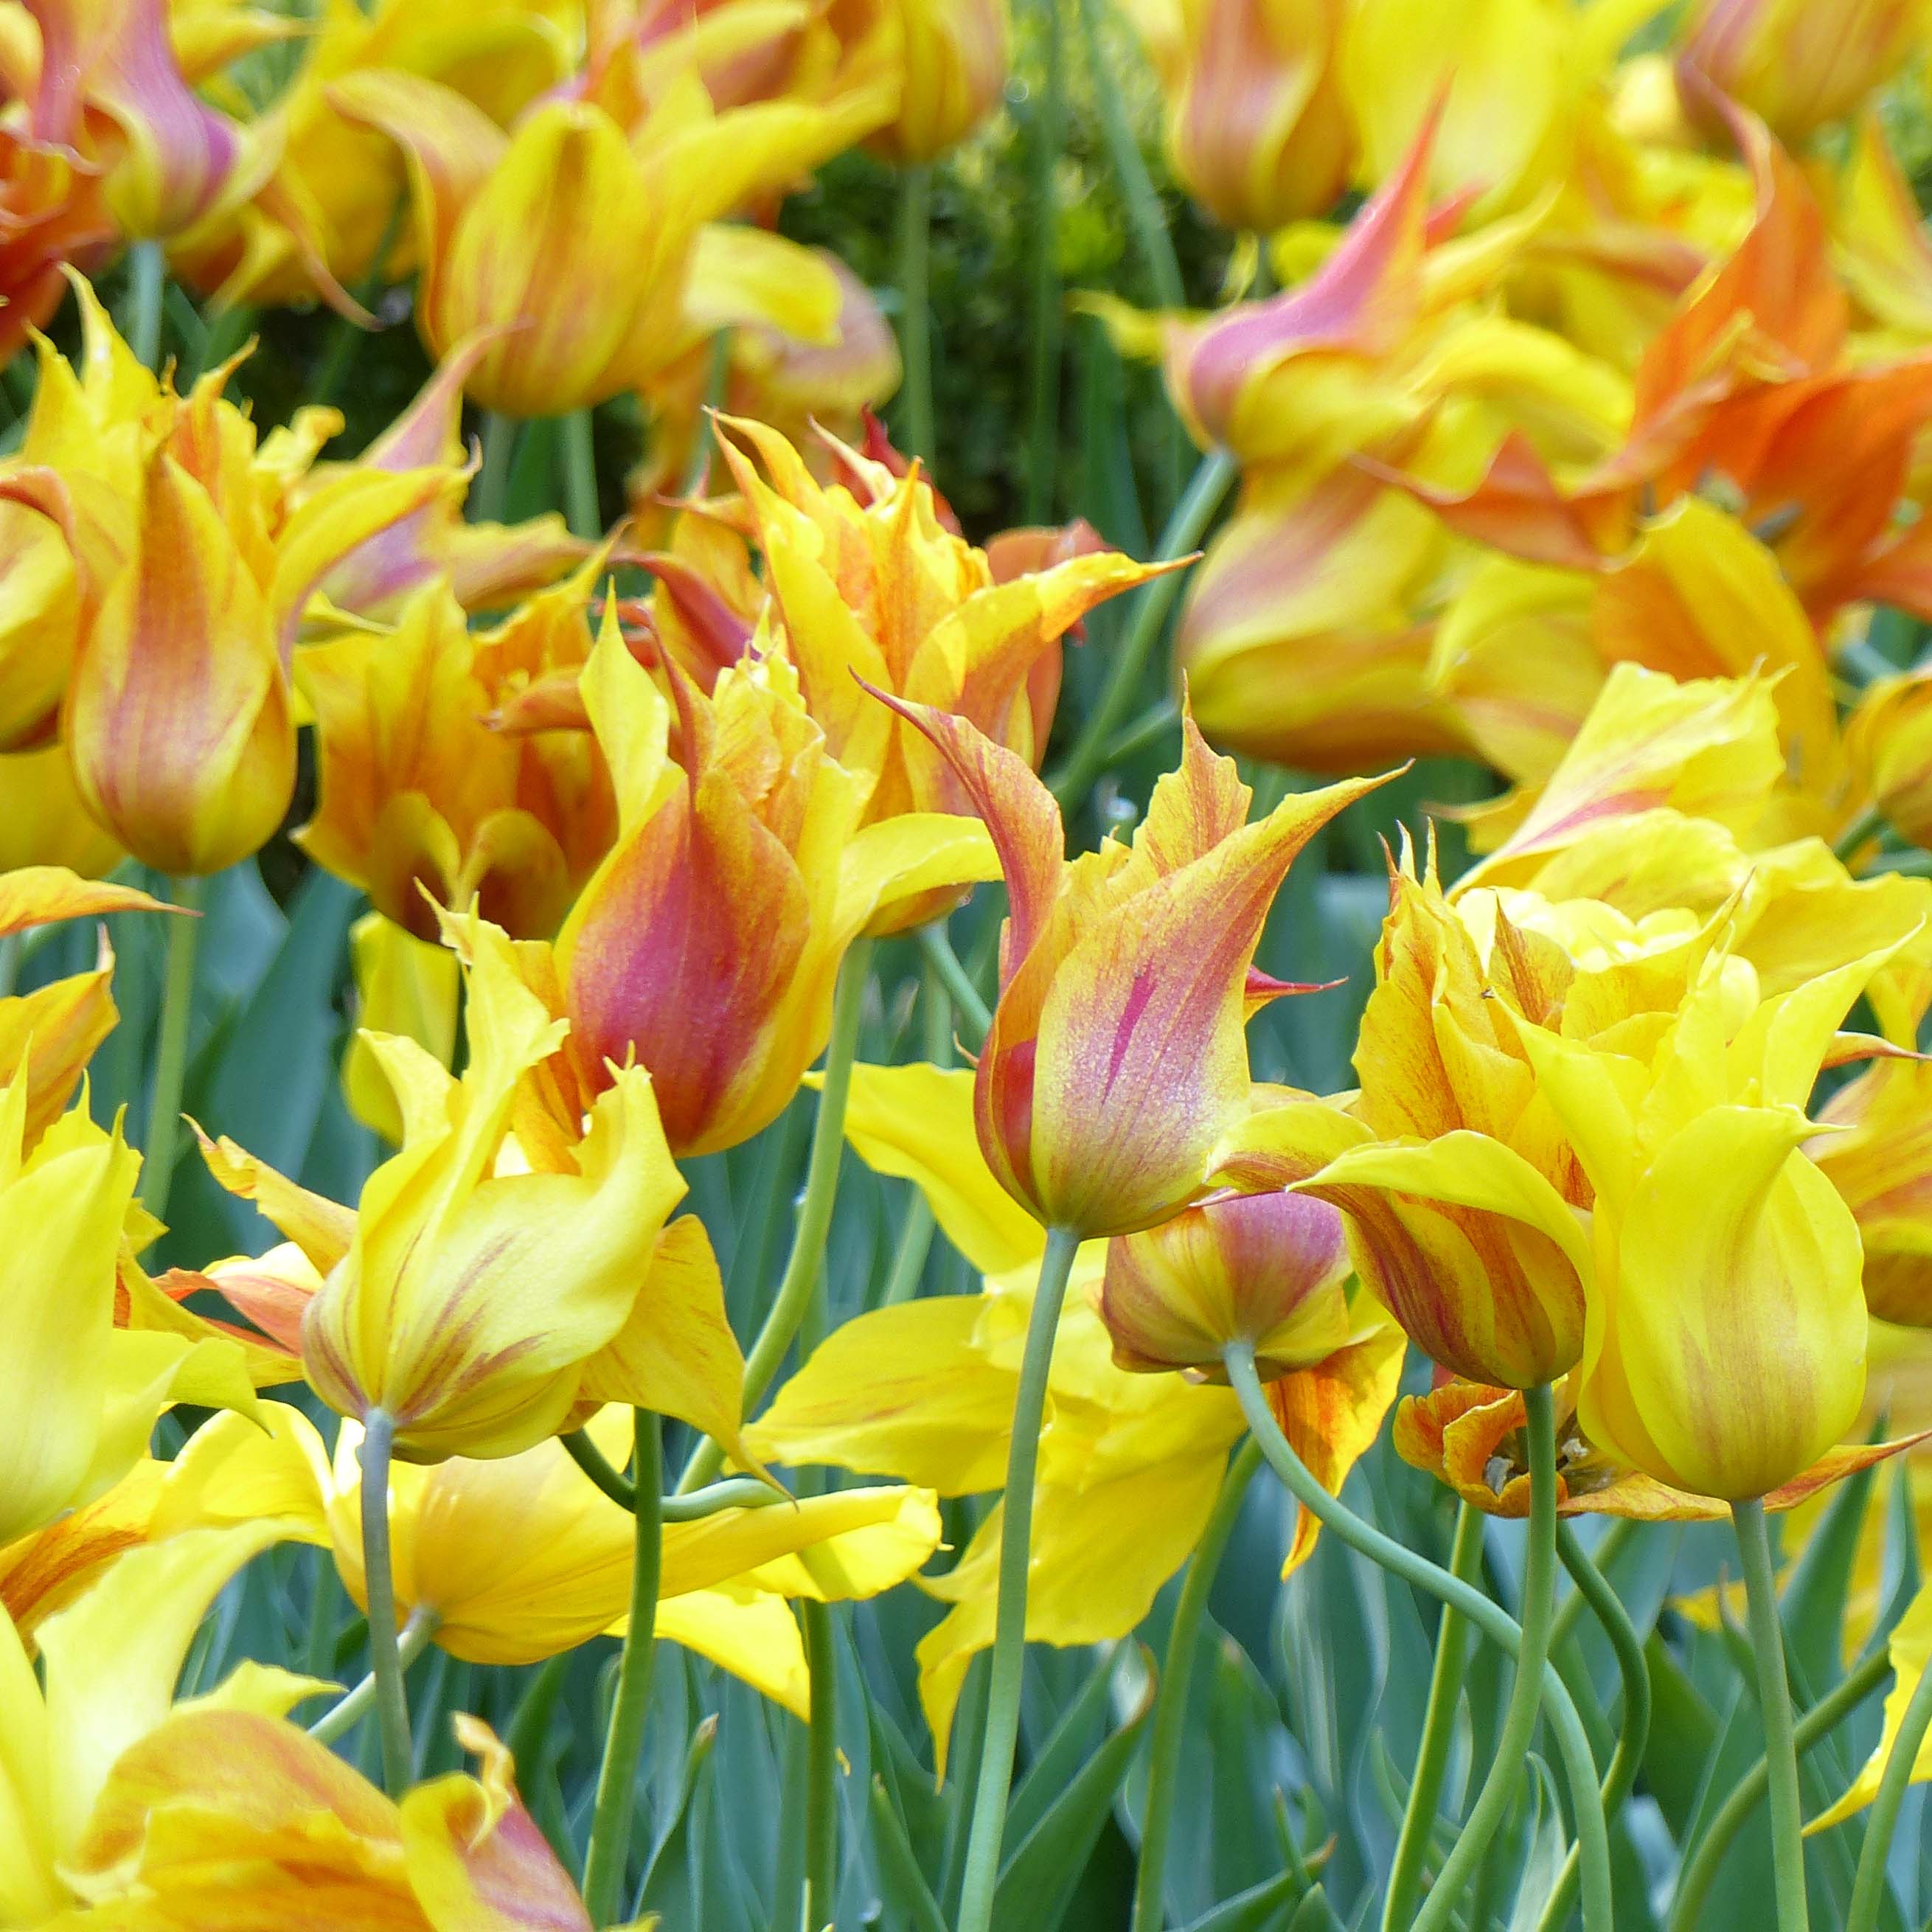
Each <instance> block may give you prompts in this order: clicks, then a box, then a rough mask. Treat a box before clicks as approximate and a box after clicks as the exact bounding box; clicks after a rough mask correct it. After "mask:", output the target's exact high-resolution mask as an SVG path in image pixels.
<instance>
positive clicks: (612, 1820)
mask: <svg viewBox="0 0 1932 1932" xmlns="http://www.w3.org/2000/svg"><path fill="white" fill-rule="evenodd" d="M636 1424H637V1455H636V1457H635V1458H634V1460H633V1462H632V1463H631V1484H632V1487H634V1490H636V1493H637V1497H638V1499H639V1502H640V1504H641V1505H642V1507H641V1508H639V1510H638V1511H637V1545H636V1553H635V1555H634V1556H633V1557H632V1559H631V1619H630V1624H629V1627H628V1628H627V1629H626V1630H625V1633H624V1649H623V1655H622V1658H621V1659H620V1660H619V1663H618V1666H617V1694H616V1697H614V1698H613V1700H611V1704H610V1728H609V1729H608V1730H607V1731H606V1732H605V1733H604V1761H603V1763H602V1764H601V1766H599V1767H598V1772H597V1799H596V1803H595V1807H594V1808H593V1809H592V1812H591V1817H590V1846H589V1850H588V1851H587V1852H586V1853H585V1855H584V1860H583V1908H584V1910H585V1911H586V1912H587V1913H588V1914H589V1918H590V1922H591V1923H592V1924H593V1925H608V1924H612V1923H613V1922H614V1921H615V1920H616V1917H617V1915H618V1910H619V1896H618V1895H619V1893H620V1892H621V1891H622V1889H623V1884H624V1873H625V1868H626V1867H627V1866H628V1864H629V1862H630V1855H631V1813H632V1811H634V1809H635V1808H636V1798H637V1761H638V1759H639V1757H640V1755H641V1754H642V1753H643V1742H644V1716H645V1713H646V1711H647V1710H648V1709H649V1706H650V1701H651V1660H652V1653H653V1652H654V1651H655V1648H656V1646H655V1642H654V1639H655V1636H656V1631H657V1615H658V1575H659V1573H660V1571H661V1568H662V1565H663V1561H664V1539H663V1535H662V1531H661V1526H660V1524H659V1523H658V1511H657V1499H658V1491H659V1490H661V1489H662V1488H663V1487H664V1466H663V1449H662V1446H661V1441H660V1438H659V1436H658V1418H656V1416H655V1415H653V1414H652V1412H651V1411H650V1410H649V1409H638V1410H637V1412H636Z"/></svg>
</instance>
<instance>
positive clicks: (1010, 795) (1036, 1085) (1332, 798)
mask: <svg viewBox="0 0 1932 1932" xmlns="http://www.w3.org/2000/svg"><path fill="white" fill-rule="evenodd" d="M881 695H883V694H881ZM886 702H887V703H890V704H891V705H892V708H893V709H895V710H896V711H897V712H898V713H899V715H901V717H903V718H907V719H908V720H909V721H910V722H911V723H913V724H915V725H916V726H917V727H919V730H922V731H923V732H924V733H926V736H928V737H929V738H930V739H932V742H933V743H934V744H935V745H937V746H938V748H939V750H940V751H941V754H942V755H943V756H944V757H945V759H946V760H947V763H949V764H950V766H952V768H953V772H955V774H956V776H957V778H958V780H959V784H960V786H961V787H962V790H964V792H965V794H966V796H968V798H970V799H971V801H972V802H973V804H974V808H976V809H977V811H979V813H980V815H981V817H983V819H984V820H986V827H987V829H988V830H989V832H991V833H992V838H993V842H994V844H995V846H996V847H998V850H999V853H1000V857H1001V864H1002V866H1003V868H1004V872H1005V876H1006V881H1007V895H1008V898H1009V901H1010V904H1011V907H1012V911H1011V913H1010V916H1009V917H1008V919H1007V924H1006V928H1005V930H1004V934H1003V935H1002V940H1001V965H1000V985H1001V991H1000V998H999V1001H998V1005H997V1006H996V1007H995V1010H994V1013H993V1024H992V1031H991V1032H989V1034H988V1035H987V1037H986V1048H985V1050H984V1052H983V1053H982V1054H981V1055H980V1064H979V1067H978V1069H977V1073H976V1075H975V1079H974V1125H975V1127H977V1130H978V1133H979V1137H980V1151H981V1152H982V1153H983V1154H985V1156H986V1164H987V1166H989V1167H990V1168H991V1169H992V1171H993V1173H994V1175H995V1178H997V1179H998V1181H999V1182H1000V1184H1001V1186H1002V1187H1004V1188H1005V1189H1006V1190H1007V1193H1010V1194H1011V1195H1012V1196H1013V1198H1014V1199H1015V1200H1016V1201H1018V1202H1019V1203H1020V1205H1022V1207H1024V1208H1026V1209H1027V1210H1028V1212H1030V1213H1031V1214H1033V1215H1034V1216H1035V1217H1036V1218H1037V1219H1038V1220H1040V1223H1042V1224H1043V1226H1047V1227H1049V1228H1055V1227H1057V1228H1063V1229H1071V1230H1073V1231H1074V1232H1077V1233H1079V1234H1080V1235H1082V1236H1094V1235H1122V1234H1130V1233H1133V1232H1135V1231H1136V1230H1138V1229H1143V1228H1150V1227H1152V1226H1154V1225H1155V1224H1156V1223H1159V1222H1161V1221H1163V1220H1166V1219H1167V1218H1168V1217H1169V1216H1170V1215H1171V1214H1175V1213H1176V1212H1177V1211H1178V1210H1179V1209H1181V1208H1183V1207H1184V1206H1186V1205H1187V1203H1188V1202H1190V1200H1192V1199H1193V1198H1194V1196H1196V1195H1197V1194H1199V1193H1201V1192H1202V1189H1203V1187H1205V1184H1206V1179H1207V1173H1208V1164H1209V1162H1210V1160H1211V1157H1212V1156H1213V1154H1214V1149H1215V1148H1216V1146H1217V1144H1218V1143H1219V1142H1220V1140H1221V1139H1222V1138H1223V1136H1224V1135H1225V1134H1226V1133H1227V1132H1228V1130H1229V1129H1230V1128H1231V1127H1233V1126H1234V1124H1235V1122H1236V1121H1238V1120H1239V1119H1241V1118H1242V1117H1243V1116H1244V1115H1246V1113H1247V1111H1248V1099H1249V1075H1248V1064H1247V1058H1248V1057H1247V1040H1246V1038H1245V1037H1244V1026H1245V1025H1246V1022H1247V1016H1248V1013H1249V1010H1250V1004H1249V1002H1250V986H1249V971H1250V965H1251V964H1252V962H1253V959H1254V953H1255V947H1256V945H1257V944H1258V943H1259V941H1260V938H1261V934H1262V924H1263V922H1264V921H1265V919H1266V918H1267V916H1268V908H1269V907H1270V905H1271V904H1272V903H1273V901H1274V895H1275V892H1276V891H1277V889H1278V888H1279V887H1280V884H1281V882H1282V880H1283V879H1284V878H1285V877H1286V876H1287V874H1288V869H1289V865H1291V864H1292V862H1294V859H1295V855H1296V854H1297V853H1298V852H1299V851H1300V850H1301V848H1302V847H1303V846H1304V844H1307V841H1308V840H1309V839H1310V838H1311V837H1313V835H1314V834H1315V833H1316V832H1317V831H1319V829H1320V828H1321V827H1322V826H1324V825H1325V824H1326V823H1328V820H1330V819H1331V818H1332V817H1334V815H1335V814H1337V812H1338V811H1341V810H1342V808H1343V807H1344V806H1345V805H1348V804H1349V803H1351V802H1352V801H1353V800H1354V799H1357V798H1359V797H1360V796H1361V795H1362V794H1363V793H1364V792H1367V791H1370V790H1373V788H1374V787H1375V786H1376V784H1379V783H1380V782H1381V781H1380V780H1379V779H1351V780H1349V781H1346V782H1344V783H1343V784H1336V785H1331V786H1330V787H1328V788H1327V789H1326V790H1322V791H1316V792H1306V793H1297V794H1294V795H1292V796H1290V797H1289V798H1288V799H1286V800H1284V801H1283V803H1282V804H1281V805H1280V806H1278V807H1277V808H1276V809H1275V810H1274V811H1273V812H1271V813H1270V814H1269V815H1268V817H1266V818H1265V819H1262V820H1259V821H1257V822H1256V823H1254V824H1252V825H1250V824H1248V823H1245V820H1246V819H1247V808H1248V802H1249V799H1250V796H1251V794H1250V792H1249V790H1248V788H1247V786H1245V785H1244V784H1242V783H1241V781H1240V779H1239V778H1238V777H1237V776H1236V775H1235V765H1234V760H1232V759H1231V758H1222V757H1216V756H1215V754H1214V753H1213V752H1211V751H1209V749H1208V746H1207V744H1206V742H1205V740H1204V739H1202V736H1201V734H1200V733H1199V732H1198V731H1197V730H1195V728H1194V724H1193V719H1192V718H1189V719H1187V721H1186V723H1185V725H1184V731H1185V749H1184V752H1183V756H1182V763H1181V769H1180V770H1179V771H1178V772H1172V773H1170V774H1169V775H1168V776H1167V777H1166V778H1163V779H1162V780H1161V781H1160V784H1158V785H1157V786H1156V787H1155V789H1154V796H1153V797H1152V798H1151V799H1150V801H1149V802H1148V811H1147V816H1146V817H1145V819H1144V820H1142V823H1141V825H1140V826H1139V829H1138V830H1137V831H1136V832H1135V835H1134V841H1133V845H1132V847H1125V846H1122V845H1119V844H1107V845H1105V846H1103V847H1101V849H1100V850H1099V851H1098V852H1096V853H1089V854H1088V855H1086V856H1084V857H1082V858H1081V859H1076V860H1075V861H1073V862H1071V863H1070V862H1068V861H1067V859H1066V858H1065V857H1064V832H1063V830H1062V828H1061V818H1060V808H1059V806H1058V805H1057V804H1056V803H1055V801H1054V797H1053V794H1052V793H1051V792H1049V790H1047V789H1046V787H1045V786H1044V785H1043V784H1041V783H1040V780H1039V779H1038V778H1036V777H1035V776H1034V773H1033V771H1032V769H1031V766H1028V764H1027V763H1025V761H1024V760H1022V759H1020V758H1019V757H1016V756H1015V755H1014V754H1013V753H1012V752H1011V751H1007V750H1006V749H1004V748H1003V747H1001V746H1000V745H996V744H995V743H993V742H992V741H991V740H990V739H988V738H987V737H986V736H985V735H984V734H983V733H981V732H980V731H979V730H977V729H976V728H975V727H974V726H973V725H972V724H969V723H968V722H967V721H965V719H964V718H956V717H953V716H951V715H949V714H947V713H946V712H941V711H935V710H933V709H930V708H929V707H928V706H925V705H920V704H912V703H906V702H905V701H904V700H900V699H896V698H888V699H886ZM1292 990H1296V989H1290V988H1287V987H1284V986H1279V985H1277V984H1276V983H1272V982H1270V983H1267V985H1266V987H1265V990H1262V991H1260V992H1259V994H1258V995H1257V997H1258V998H1260V999H1267V998H1273V997H1274V996H1275V995H1277V994H1279V993H1282V992H1289V991H1292Z"/></svg>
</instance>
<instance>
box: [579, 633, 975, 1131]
mask: <svg viewBox="0 0 1932 1932" xmlns="http://www.w3.org/2000/svg"><path fill="white" fill-rule="evenodd" d="M671 688H672V693H673V697H674V699H675V700H676V708H677V714H678V724H679V740H680V748H679V760H680V763H681V764H682V769H681V770H680V769H679V766H678V765H674V764H673V763H670V759H669V757H668V754H667V747H668V743H669V739H670V712H671V706H670V705H669V704H667V703H666V702H665V701H664V698H663V697H662V696H661V694H659V692H658V690H657V688H656V687H655V685H653V684H652V682H651V680H650V678H649V675H648V673H646V671H645V670H643V667H642V666H640V664H638V663H637V661H636V660H635V659H634V658H632V657H631V655H630V653H629V652H628V650H626V649H625V647H624V644H623V642H622V638H621V637H619V634H618V633H617V630H616V625H614V624H613V623H610V622H606V624H605V626H604V633H603V634H602V636H601V637H600V638H599V639H598V644H597V647H596V649H595V652H594V653H593V654H592V658H591V661H590V663H589V666H588V667H587V668H586V671H585V673H584V681H583V693H584V698H585V701H586V704H587V705H588V706H589V712H590V716H591V719H592V723H593V724H595V728H596V733H597V738H598V742H599V744H601V745H602V747H603V749H604V754H605V756H606V757H607V759H608V760H609V763H610V771H611V775H612V778H613V783H614V784H615V786H616V793H617V809H618V817H619V832H618V837H617V842H616V845H615V847H613V850H611V852H610V854H609V856H607V858H606V859H604V862H603V864H602V865H601V866H600V867H599V868H598V870H597V872H596V874H595V876H594V877H592V880H590V882H589V884H588V885H587V886H586V887H585V888H584V890H583V895H582V896H581V897H580V898H579V899H578V900H577V904H576V905H575V907H574V908H573V909H572V910H571V914H570V916H569V918H568V919H567V920H566V921H565V924H564V928H563V931H562V934H561V935H560V936H559V939H558V941H557V963H558V969H559V974H560V975H561V978H562V987H563V994H564V999H565V1010H567V1011H568V1013H569V1015H570V1018H571V1025H572V1028H573V1029H574V1034H575V1036H576V1039H577V1049H576V1057H577V1061H578V1063H579V1064H580V1067H581V1068H582V1070H583V1077H584V1078H585V1079H586V1082H588V1083H589V1085H591V1086H592V1088H595V1086H596V1085H598V1084H600V1083H601V1082H602V1081H603V1080H604V1079H606V1078H607V1077H608V1076H607V1075H606V1074H605V1073H604V1072H602V1071H601V1069H603V1068H604V1067H606V1066H622V1065H624V1064H627V1063H628V1061H631V1060H632V1059H633V1058H634V1059H635V1060H636V1061H638V1062H640V1063H641V1064H643V1066H646V1067H649V1069H650V1070H651V1075H652V1082H653V1084H654V1087H655V1092H656V1095H657V1103H658V1109H660V1111H661V1115H662V1118H663V1121H664V1133H665V1134H666V1136H667V1138H668V1139H669V1141H670V1146H671V1148H672V1150H673V1152H674V1153H676V1154H678V1155H679V1157H682V1156H684V1155H685V1154H706V1153H711V1152H713V1151H716V1150H717V1149H718V1148H726V1147H732V1146H735V1145H737V1144H738V1143H739V1142H741V1141H743V1140H745V1139H748V1138H749V1137H750V1136H751V1135H753V1134H754V1133H757V1132H758V1131H759V1130H760V1129H762V1128H763V1127H767V1126H769V1124H770V1123H771V1122H772V1121H773V1120H775V1118H777V1117H778V1114H779V1113H780V1112H781V1111H782V1109H784V1106H785V1103H787V1101H788V1100H790V1097H791V1096H792V1094H793V1093H794V1092H795V1091H796V1090H797V1087H798V1083H799V1079H800V1078H801V1077H802V1076H803V1074H804V1073H805V1069H806V1068H807V1067H809V1066H810V1065H811V1063H812V1062H813V1061H814V1060H815V1059H816V1058H817V1057H818V1055H819V1054H820V1052H822V1051H823V1048H824V1046H825V1043H826V1040H827V1038H828V1037H829V1034H830V1031H831V1025H832V983H833V980H835V977H836V976H837V973H838V962H839V961H840V960H841V959H842V958H843V957H844V953H845V950H846V948H847V947H848V946H849V945H850V944H851V943H852V941H853V940H855V939H856V938H858V937H859V935H860V933H861V932H863V931H864V930H865V929H866V928H867V926H869V925H871V924H872V923H873V922H874V920H875V919H879V918H880V917H881V916H882V909H883V908H886V907H890V906H891V904H892V903H893V902H894V901H895V900H898V899H901V898H910V897H914V896H916V895H922V894H927V893H930V892H932V891H934V890H935V889H940V888H944V889H947V890H948V892H951V891H952V890H953V889H956V888H957V886H959V885H960V884H962V883H965V882H967V881H969V880H972V879H974V878H979V877H986V876H987V874H989V871H991V870H992V866H991V863H990V860H991V856H992V855H991V853H990V852H989V850H988V848H987V847H986V842H985V839H984V835H983V833H981V832H980V829H979V828H978V827H977V826H975V825H973V824H972V823H971V822H970V821H965V820H959V819H956V818H953V817H946V816H944V815H942V814H938V813H912V814H906V815H904V816H902V817H898V818H895V819H892V820H886V821H884V822H883V823H878V824H874V825H871V826H862V825H861V819H862V813H863V807H864V802H865V784H864V781H863V780H862V778H859V776H857V775H854V774H853V772H850V771H848V770H847V769H846V768H845V767H844V766H843V765H841V764H840V763H838V762H836V761H835V760H834V759H833V757H832V756H831V755H830V754H829V751H828V750H827V748H826V743H825V739H824V736H823V733H821V732H820V729H819V727H818V726H817V724H815V723H814V721H812V719H811V718H810V717H809V716H808V715H807V714H806V712H805V707H804V706H803V704H802V703H801V702H800V701H799V694H798V688H797V682H796V676H795V674H794V673H793V671H792V670H791V667H790V665H789V664H787V663H786V662H785V661H784V660H783V659H782V658H780V657H778V655H775V653H771V652H766V651H765V650H763V649H761V648H758V649H754V652H753V653H752V655H750V656H749V657H748V658H746V659H745V661H744V662H743V663H742V664H738V665H735V666H733V667H732V668H730V669H729V670H726V671H724V672H723V673H721V675H720V676H719V677H718V681H717V683H716V685H715V688H714V689H713V691H712V695H711V697H709V699H706V698H705V697H703V696H702V695H701V694H700V693H699V692H698V691H697V690H696V689H695V688H694V687H693V686H692V685H691V683H690V682H689V680H688V678H686V677H685V676H682V674H680V673H677V672H676V671H673V673H672V674H671Z"/></svg>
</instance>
